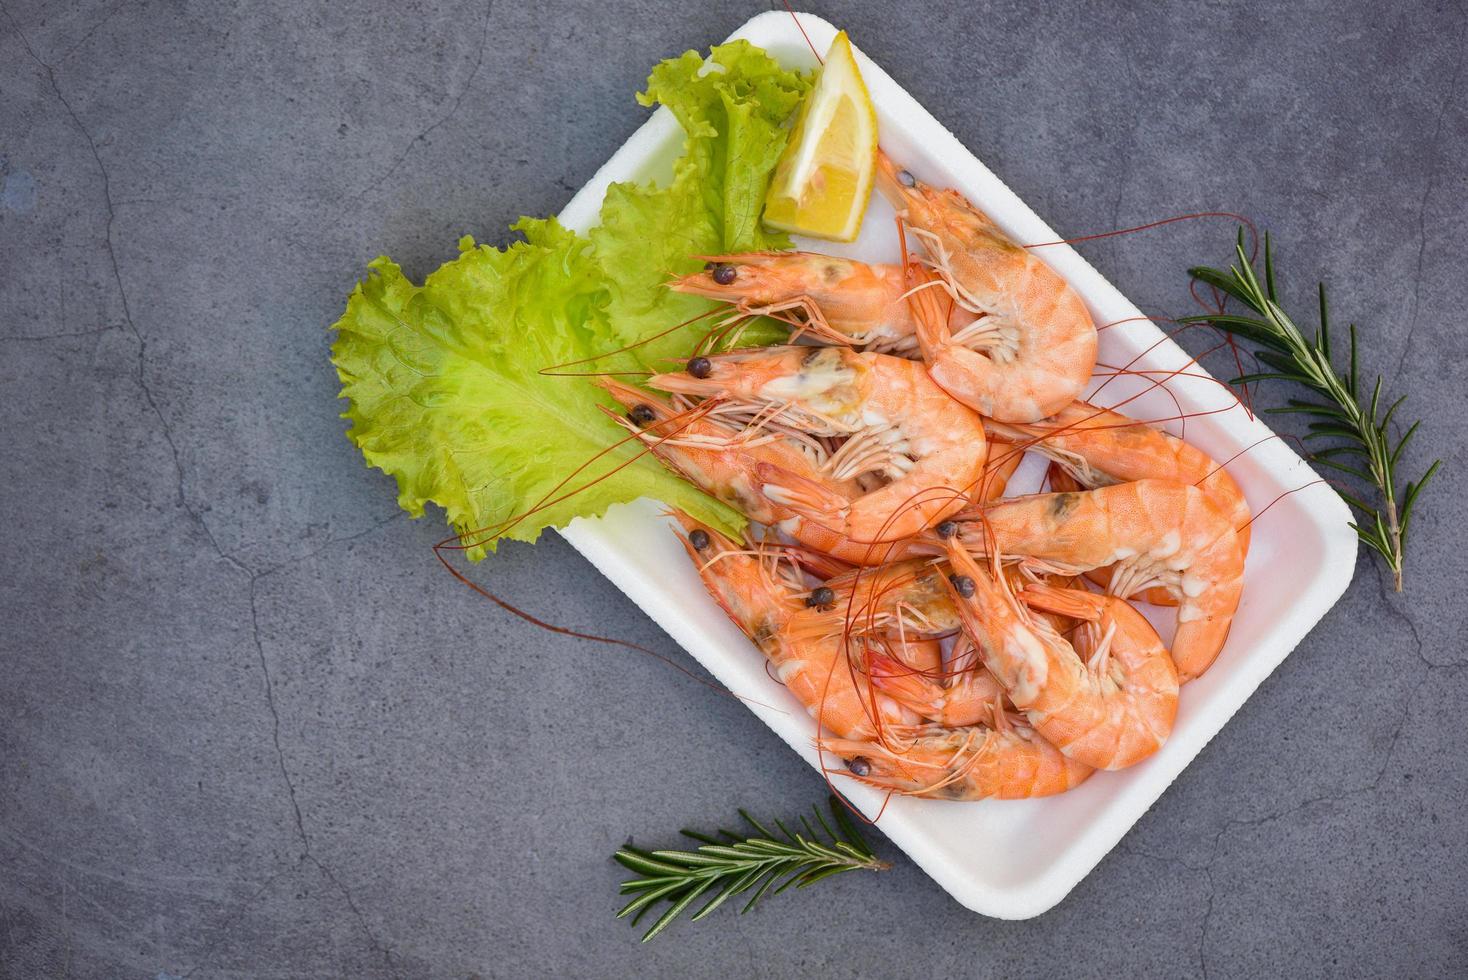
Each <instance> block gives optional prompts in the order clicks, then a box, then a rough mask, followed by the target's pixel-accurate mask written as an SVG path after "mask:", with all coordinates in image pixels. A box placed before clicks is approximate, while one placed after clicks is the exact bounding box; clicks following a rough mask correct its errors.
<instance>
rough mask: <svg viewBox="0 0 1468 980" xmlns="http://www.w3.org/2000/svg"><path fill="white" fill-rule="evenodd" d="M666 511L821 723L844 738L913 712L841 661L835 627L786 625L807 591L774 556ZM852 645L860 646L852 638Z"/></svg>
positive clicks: (726, 604) (741, 623)
mask: <svg viewBox="0 0 1468 980" xmlns="http://www.w3.org/2000/svg"><path fill="white" fill-rule="evenodd" d="M674 516H675V517H676V518H677V520H678V522H679V524H681V525H682V527H683V532H684V533H683V534H682V535H680V538H681V539H682V541H683V546H684V548H685V549H686V550H687V551H688V555H689V557H690V558H692V559H693V561H694V562H695V563H696V564H697V566H698V573H699V576H700V577H701V578H702V579H703V583H704V587H705V588H707V589H708V591H709V594H710V595H712V596H713V597H714V600H715V601H717V602H718V603H719V605H720V606H721V607H723V609H724V611H725V612H726V613H727V614H728V615H729V618H730V619H732V620H733V621H734V624H735V625H736V626H738V627H739V628H740V629H741V630H743V631H744V633H745V635H746V636H748V637H749V638H750V639H751V640H753V641H754V642H755V644H756V645H758V646H759V648H760V649H761V650H763V651H764V654H765V656H766V657H767V658H769V661H770V663H771V664H772V665H773V666H774V668H775V675H776V676H777V677H778V678H779V679H780V682H781V683H782V684H784V685H785V686H786V688H788V689H789V690H790V693H791V694H793V695H795V697H796V698H797V699H798V700H799V701H800V702H801V703H802V704H803V705H805V708H806V710H807V711H808V712H809V713H810V714H811V716H812V717H813V718H815V719H816V721H817V722H818V723H819V724H820V725H821V726H822V727H823V728H825V729H827V730H828V731H832V732H835V733H836V734H837V735H839V736H842V737H845V738H876V737H879V736H880V734H881V731H882V728H883V727H884V726H904V725H911V724H913V723H915V722H917V721H918V720H919V719H918V716H917V715H916V714H915V713H914V712H912V711H910V710H909V709H907V708H905V707H903V706H902V705H900V704H898V703H897V702H896V701H893V700H892V699H891V698H888V697H886V696H885V695H882V694H880V693H878V692H876V691H874V690H872V688H871V686H870V685H869V684H868V682H867V679H866V676H865V674H864V673H863V672H862V670H861V669H858V668H857V667H855V666H853V665H852V664H851V663H850V662H849V661H848V659H847V658H848V652H847V651H848V643H847V641H846V638H844V637H843V636H841V635H840V634H839V633H837V634H836V635H834V636H824V637H814V638H805V636H804V634H802V635H801V637H799V638H797V637H796V636H793V635H792V634H791V633H790V632H789V631H788V630H787V627H788V625H789V624H790V622H791V621H792V620H793V619H796V618H798V617H799V615H800V610H801V609H802V608H804V606H805V602H806V601H807V599H808V598H809V596H808V593H806V590H804V589H803V588H802V587H801V586H800V584H799V583H797V582H796V581H795V580H793V579H792V578H790V577H788V575H786V574H783V572H784V570H783V569H782V568H781V567H780V566H781V563H780V562H778V561H775V560H773V559H772V558H771V557H770V556H767V555H764V554H761V553H760V551H759V549H758V548H752V547H750V546H749V542H745V543H742V544H739V543H735V542H734V541H731V540H729V539H728V538H726V537H725V536H724V535H722V534H720V533H718V532H717V531H715V530H714V529H712V528H710V527H707V526H706V525H703V524H700V523H698V522H697V521H694V520H693V519H692V518H690V517H688V516H687V515H684V514H680V513H675V515H674ZM854 652H855V653H857V654H858V655H861V654H864V652H865V651H864V649H863V648H862V647H860V646H858V647H857V648H856V650H855V651H854Z"/></svg>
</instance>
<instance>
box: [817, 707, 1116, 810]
mask: <svg viewBox="0 0 1468 980" xmlns="http://www.w3.org/2000/svg"><path fill="white" fill-rule="evenodd" d="M896 735H897V733H894V736H896ZM901 737H906V738H910V741H907V742H903V743H902V744H884V743H877V742H872V741H863V740H860V739H827V740H824V741H823V742H822V743H821V747H822V748H824V749H826V750H828V751H831V752H834V753H835V754H836V755H838V756H840V757H841V758H843V759H845V760H846V767H847V769H849V770H851V774H852V776H854V777H855V778H856V779H858V780H860V781H861V782H863V783H868V784H870V785H873V786H879V787H882V788H885V789H891V790H894V791H896V792H898V793H902V794H905V795H908V796H926V797H933V798H936V799H942V800H982V799H989V798H998V799H1002V800H1017V799H1024V798H1026V797H1032V796H1053V795H1054V794H1056V793H1064V792H1065V791H1066V790H1068V789H1071V788H1073V787H1075V786H1078V785H1080V784H1081V783H1082V782H1084V781H1085V779H1086V777H1088V776H1090V775H1091V773H1092V772H1094V771H1095V770H1093V769H1091V768H1090V767H1088V766H1086V765H1085V764H1083V763H1080V762H1077V761H1076V760H1074V759H1071V758H1069V757H1068V756H1066V755H1064V754H1062V753H1061V752H1060V751H1059V750H1058V749H1056V748H1055V746H1053V745H1051V744H1050V743H1049V742H1047V741H1045V740H1044V739H1043V738H1042V737H1040V735H1039V734H1037V733H1036V732H1035V731H1034V730H1033V729H1031V728H1030V727H1029V726H1027V725H1024V724H1021V723H1017V722H1013V721H1003V722H1001V723H1000V727H998V728H989V727H986V726H974V727H971V728H940V727H936V726H926V727H923V728H918V729H914V730H912V731H910V732H903V733H901Z"/></svg>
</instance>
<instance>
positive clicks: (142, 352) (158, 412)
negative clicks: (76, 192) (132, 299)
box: [0, 8, 251, 575]
mask: <svg viewBox="0 0 1468 980" xmlns="http://www.w3.org/2000/svg"><path fill="white" fill-rule="evenodd" d="M0 10H3V11H4V13H5V19H6V20H8V21H10V26H11V27H12V28H13V29H14V31H15V36H16V37H17V38H19V39H20V43H21V47H23V48H25V52H26V54H27V55H29V56H30V59H31V60H32V61H34V62H35V63H36V64H37V65H38V66H40V68H41V70H42V71H44V72H45V73H46V79H47V81H48V82H50V85H51V91H52V92H53V93H54V94H55V96H56V99H57V101H59V102H60V103H61V105H62V107H63V108H64V109H65V110H66V114H67V115H68V116H69V117H71V121H72V123H73V124H74V125H75V126H76V128H77V131H78V132H79V133H81V134H82V138H83V139H85V140H86V141H87V148H88V149H89V150H90V151H91V154H92V159H93V161H95V162H96V164H97V171H98V172H99V173H100V174H101V176H102V203H103V204H104V205H105V206H106V210H107V227H106V232H105V236H104V238H103V245H104V247H105V248H106V249H107V258H108V261H109V262H110V264H111V267H112V279H113V281H114V282H115V283H116V284H117V297H118V300H119V302H121V304H122V319H123V324H124V325H125V326H126V327H127V330H128V332H129V333H131V334H132V336H133V339H134V340H135V341H137V344H138V358H137V375H138V387H139V388H141V389H142V392H143V400H144V401H146V402H147V404H148V408H149V409H150V410H151V411H152V412H153V414H154V415H155V416H156V417H157V419H158V425H159V428H160V430H161V431H162V433H163V439H164V441H165V442H166V443H168V450H169V453H170V454H171V455H172V457H173V468H174V471H175V473H176V474H177V477H178V488H177V498H178V504H179V506H181V507H182V508H183V509H184V511H185V513H187V514H188V515H189V517H191V518H192V519H193V521H194V523H195V524H197V525H198V526H199V528H200V529H201V530H202V531H203V532H204V536H205V537H206V538H208V539H209V544H210V545H211V546H212V547H213V548H214V551H215V553H216V554H218V555H219V557H220V558H221V559H222V560H223V561H226V562H229V563H230V564H231V565H233V566H235V567H236V568H237V569H239V570H240V571H241V572H243V573H244V574H246V575H249V574H251V573H250V570H249V569H248V568H247V567H245V565H243V564H242V563H240V562H239V561H237V560H235V559H233V558H231V557H230V556H229V555H227V554H225V552H224V549H223V548H221V547H220V545H219V542H218V541H217V540H216V539H215V537H214V532H213V531H212V530H210V528H209V525H208V523H207V522H206V521H205V520H204V517H203V515H202V514H200V513H199V512H198V511H197V510H195V509H194V507H193V505H192V504H190V503H189V499H188V494H187V493H186V492H185V490H184V468H183V459H182V457H180V455H179V451H178V443H177V441H176V440H175V439H174V437H173V428H172V426H170V425H169V424H168V417H167V416H166V415H164V414H163V408H162V406H160V405H159V404H158V399H157V397H156V396H155V395H154V394H153V388H152V386H151V385H150V384H148V370H147V352H148V342H147V340H146V339H145V338H144V337H143V334H142V332H141V331H140V330H138V327H137V324H136V323H135V322H134V321H133V315H132V307H131V306H130V305H129V304H128V300H127V288H126V287H125V286H124V285H123V281H122V268H121V266H119V265H118V262H117V250H116V248H115V247H114V246H113V242H112V225H113V222H114V221H115V220H116V217H117V212H116V209H115V208H114V207H113V204H112V178H111V176H110V175H109V174H108V172H107V165H106V164H105V163H103V162H102V154H101V152H100V151H99V150H98V149H97V141H96V140H95V139H93V138H92V133H91V131H90V130H89V129H87V127H86V126H85V125H84V124H83V123H82V120H81V117H80V116H78V115H77V112H76V109H74V108H73V107H72V105H71V102H70V101H68V100H67V98H66V95H65V93H63V92H62V91H61V86H60V85H59V84H58V83H57V81H56V71H55V69H53V68H52V67H51V66H50V65H48V64H47V63H46V62H44V61H42V60H41V58H40V56H39V55H38V54H36V52H35V49H34V48H32V47H31V43H30V40H29V39H28V38H27V37H26V36H25V32H24V31H22V30H21V29H20V25H19V24H17V23H16V22H15V18H14V17H13V16H11V14H10V10H9V9H8V8H0Z"/></svg>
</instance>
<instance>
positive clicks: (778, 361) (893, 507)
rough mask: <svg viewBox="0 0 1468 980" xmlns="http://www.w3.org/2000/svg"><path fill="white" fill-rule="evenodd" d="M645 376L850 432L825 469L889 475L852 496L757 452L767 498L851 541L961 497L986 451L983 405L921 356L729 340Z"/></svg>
mask: <svg viewBox="0 0 1468 980" xmlns="http://www.w3.org/2000/svg"><path fill="white" fill-rule="evenodd" d="M649 384H651V385H652V386H653V387H654V388H660V389H662V390H664V391H670V392H676V393H679V394H683V395H692V396H703V397H713V396H718V397H720V398H721V399H723V400H725V402H730V401H732V402H735V403H737V404H743V405H747V406H749V407H750V409H751V410H752V411H753V412H754V413H755V417H756V418H768V419H772V420H778V421H779V422H780V423H781V424H783V425H786V426H791V427H794V428H796V429H798V430H800V431H803V432H806V433H809V434H810V435H813V436H818V437H833V438H845V439H846V441H845V442H844V443H843V444H842V445H841V447H840V448H839V449H838V450H836V451H835V452H834V453H833V454H831V456H830V458H829V459H827V460H826V461H825V463H824V464H823V469H824V470H825V471H826V473H827V474H829V476H830V477H833V478H835V479H837V480H843V479H852V478H856V477H860V476H862V475H864V474H877V475H879V476H880V477H883V478H885V479H887V480H889V481H890V482H888V483H887V484H886V485H885V486H882V487H881V488H880V489H876V490H872V491H871V492H869V493H866V494H863V495H862V496H860V497H858V498H856V499H855V500H852V499H849V498H847V497H846V496H844V495H842V494H841V493H833V492H831V489H830V487H829V486H828V481H827V480H812V479H810V478H809V477H808V476H805V475H803V474H801V473H799V472H794V471H790V470H787V469H785V468H782V467H781V466H779V465H775V464H762V465H761V466H760V468H759V476H760V483H761V485H760V491H761V493H762V494H763V495H764V496H765V497H766V498H768V499H770V500H773V501H775V502H777V503H780V504H782V505H784V506H785V507H786V508H787V509H788V510H790V511H791V512H793V513H795V514H798V515H800V516H801V517H804V518H806V519H808V520H810V521H812V522H815V523H817V524H820V525H822V526H824V527H825V528H827V529H829V530H830V531H831V532H833V533H834V534H836V535H839V536H841V537H843V538H846V539H849V540H851V541H856V542H863V543H869V544H881V543H887V542H897V541H901V540H902V539H903V538H907V537H910V536H911V535H914V534H917V533H918V532H920V531H923V530H924V529H926V528H929V527H932V526H933V525H934V524H937V523H938V522H939V521H941V520H943V519H944V518H945V517H948V516H949V515H951V514H953V513H955V512H957V511H958V510H960V509H962V507H963V506H964V505H965V503H966V502H967V497H966V495H967V493H968V492H969V490H970V488H972V487H974V486H976V485H977V484H978V481H979V479H980V477H981V476H982V474H983V471H984V464H985V462H986V461H987V458H988V453H987V449H986V445H987V444H986V441H985V437H984V426H983V422H982V421H981V420H980V418H979V416H978V415H977V414H976V413H975V412H973V411H972V410H970V409H968V408H966V407H964V406H963V405H960V404H959V403H957V402H955V401H954V400H953V399H952V398H949V397H948V396H947V395H946V394H944V392H943V390H942V389H941V388H939V387H938V386H937V385H936V384H934V383H933V381H932V379H930V378H929V377H928V375H927V373H926V372H925V371H924V370H923V366H922V365H921V364H919V363H917V362H914V361H907V360H903V359H902V358H899V357H892V356H890V355H886V354H872V353H858V352H856V351H852V350H849V349H846V348H842V347H767V348H762V349H757V350H752V351H743V350H740V351H732V352H729V353H724V354H714V355H711V356H709V357H698V358H694V359H693V360H691V361H689V363H688V370H687V371H686V372H680V373H674V374H660V375H655V376H654V377H653V378H651V379H650V380H649ZM877 550H880V549H877ZM876 557H877V559H878V560H882V559H884V558H885V557H886V556H885V555H880V556H876ZM871 563H872V562H871V561H870V560H868V561H865V562H863V564H871Z"/></svg>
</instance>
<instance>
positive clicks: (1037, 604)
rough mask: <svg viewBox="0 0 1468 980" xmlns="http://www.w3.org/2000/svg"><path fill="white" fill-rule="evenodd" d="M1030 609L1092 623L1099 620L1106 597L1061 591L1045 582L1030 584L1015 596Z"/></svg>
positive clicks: (1075, 591)
mask: <svg viewBox="0 0 1468 980" xmlns="http://www.w3.org/2000/svg"><path fill="white" fill-rule="evenodd" d="M1017 595H1018V598H1019V599H1020V600H1021V601H1022V602H1023V603H1024V604H1025V605H1027V606H1029V607H1030V608H1032V609H1041V610H1044V611H1045V612H1052V613H1058V614H1060V615H1061V616H1069V617H1070V618H1071V619H1082V620H1086V621H1088V622H1094V621H1096V620H1098V619H1100V618H1101V614H1102V612H1103V611H1104V609H1105V606H1106V597H1105V596H1101V595H1097V594H1096V593H1094V592H1086V591H1084V590H1082V589H1062V588H1060V587H1058V586H1054V585H1049V584H1047V583H1045V582H1030V583H1028V584H1026V585H1025V587H1024V588H1023V589H1021V590H1020V591H1019V593H1018V594H1017Z"/></svg>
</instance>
